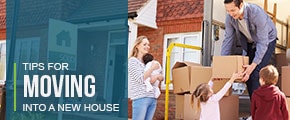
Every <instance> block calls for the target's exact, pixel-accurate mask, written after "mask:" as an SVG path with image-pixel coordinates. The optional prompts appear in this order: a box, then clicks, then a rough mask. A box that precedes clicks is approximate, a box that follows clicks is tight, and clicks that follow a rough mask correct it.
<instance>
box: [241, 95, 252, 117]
mask: <svg viewBox="0 0 290 120" xmlns="http://www.w3.org/2000/svg"><path fill="white" fill-rule="evenodd" d="M239 98H240V101H239V102H240V104H239V113H240V117H247V116H249V115H250V97H249V96H248V95H245V96H239Z"/></svg>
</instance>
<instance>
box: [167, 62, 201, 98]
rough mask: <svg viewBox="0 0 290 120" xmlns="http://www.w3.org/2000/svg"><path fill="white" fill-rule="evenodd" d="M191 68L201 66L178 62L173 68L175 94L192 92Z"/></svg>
mask: <svg viewBox="0 0 290 120" xmlns="http://www.w3.org/2000/svg"><path fill="white" fill-rule="evenodd" d="M191 66H201V65H200V64H197V63H192V62H176V63H175V64H174V66H173V68H172V79H173V93H179V94H181V93H186V92H189V91H190V89H189V88H190V80H191V74H190V73H191Z"/></svg>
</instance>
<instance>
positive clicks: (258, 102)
mask: <svg viewBox="0 0 290 120" xmlns="http://www.w3.org/2000/svg"><path fill="white" fill-rule="evenodd" d="M259 74H260V79H259V82H260V84H261V86H260V87H259V88H258V89H257V90H255V91H254V93H253V95H252V101H251V102H252V103H251V114H252V119H253V120H288V119H289V116H288V107H287V102H286V96H285V94H284V93H283V92H281V91H280V89H279V88H278V87H277V86H275V85H276V83H277V81H278V76H279V73H278V71H277V69H276V68H275V67H274V66H273V65H268V66H266V67H264V68H262V69H261V71H260V73H259Z"/></svg>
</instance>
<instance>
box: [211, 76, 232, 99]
mask: <svg viewBox="0 0 290 120" xmlns="http://www.w3.org/2000/svg"><path fill="white" fill-rule="evenodd" d="M229 80H230V79H221V80H214V81H213V87H212V89H213V92H214V93H217V92H218V91H220V89H222V88H223V87H224V85H225V84H226V83H227V82H228V81H229ZM231 94H232V87H230V88H229V90H228V91H227V92H226V94H225V95H224V96H230V95H231Z"/></svg>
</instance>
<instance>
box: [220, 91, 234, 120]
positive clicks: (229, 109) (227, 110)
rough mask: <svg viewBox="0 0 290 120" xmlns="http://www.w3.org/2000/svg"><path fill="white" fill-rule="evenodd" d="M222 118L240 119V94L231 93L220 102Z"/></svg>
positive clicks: (224, 119) (226, 119) (229, 119)
mask: <svg viewBox="0 0 290 120" xmlns="http://www.w3.org/2000/svg"><path fill="white" fill-rule="evenodd" d="M219 104H220V115H221V118H220V119H221V120H238V119H239V96H238V95H231V96H228V97H223V98H222V99H221V100H220V102H219Z"/></svg>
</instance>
